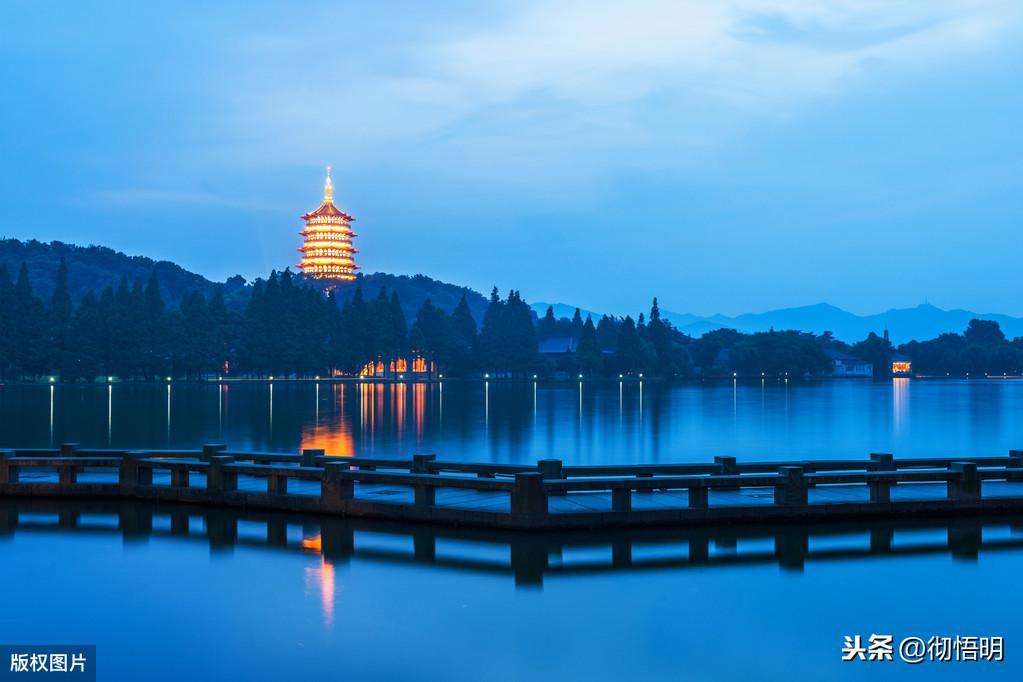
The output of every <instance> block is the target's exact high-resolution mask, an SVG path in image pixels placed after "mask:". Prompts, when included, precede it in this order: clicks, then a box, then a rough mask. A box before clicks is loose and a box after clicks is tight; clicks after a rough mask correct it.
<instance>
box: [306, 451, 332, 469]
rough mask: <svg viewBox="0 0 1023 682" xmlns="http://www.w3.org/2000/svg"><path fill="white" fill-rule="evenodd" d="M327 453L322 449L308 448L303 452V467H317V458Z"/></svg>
mask: <svg viewBox="0 0 1023 682" xmlns="http://www.w3.org/2000/svg"><path fill="white" fill-rule="evenodd" d="M325 454H326V451H325V450H323V449H321V448H306V449H305V450H303V451H302V466H304V467H314V466H316V458H317V457H323V456H324V455H325Z"/></svg>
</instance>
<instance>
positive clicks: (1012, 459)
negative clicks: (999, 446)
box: [1008, 450, 1023, 469]
mask: <svg viewBox="0 0 1023 682" xmlns="http://www.w3.org/2000/svg"><path fill="white" fill-rule="evenodd" d="M1008 466H1009V468H1010V469H1023V450H1009V465H1008Z"/></svg>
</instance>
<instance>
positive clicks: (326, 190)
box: [323, 166, 334, 204]
mask: <svg viewBox="0 0 1023 682" xmlns="http://www.w3.org/2000/svg"><path fill="white" fill-rule="evenodd" d="M323 203H325V204H333V203H334V185H333V183H331V181H330V166H327V181H326V182H325V183H324V185H323Z"/></svg>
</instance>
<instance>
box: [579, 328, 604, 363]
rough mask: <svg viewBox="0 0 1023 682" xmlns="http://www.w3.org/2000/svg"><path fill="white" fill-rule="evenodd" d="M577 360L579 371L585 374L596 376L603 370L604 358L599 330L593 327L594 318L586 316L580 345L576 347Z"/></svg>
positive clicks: (580, 336)
mask: <svg viewBox="0 0 1023 682" xmlns="http://www.w3.org/2000/svg"><path fill="white" fill-rule="evenodd" d="M576 359H577V362H578V367H579V371H580V372H582V373H584V374H596V373H598V372H601V371H602V370H603V357H602V354H601V351H600V343H599V342H598V341H597V330H596V328H595V327H594V326H593V318H592V317H590V316H589V315H587V316H586V323H585V324H584V325H583V330H582V333H581V334H580V335H579V344H578V346H577V347H576Z"/></svg>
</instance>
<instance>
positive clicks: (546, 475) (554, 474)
mask: <svg viewBox="0 0 1023 682" xmlns="http://www.w3.org/2000/svg"><path fill="white" fill-rule="evenodd" d="M562 467H563V464H562V461H561V460H560V459H541V460H539V461H537V463H536V470H537V471H539V472H540V475H541V476H543V480H545V481H553V480H555V479H560V478H564V477H565V476H564V474H563V473H562ZM567 492H568V491H567V490H559V491H557V492H553V493H551V495H565V494H567Z"/></svg>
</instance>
